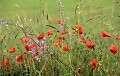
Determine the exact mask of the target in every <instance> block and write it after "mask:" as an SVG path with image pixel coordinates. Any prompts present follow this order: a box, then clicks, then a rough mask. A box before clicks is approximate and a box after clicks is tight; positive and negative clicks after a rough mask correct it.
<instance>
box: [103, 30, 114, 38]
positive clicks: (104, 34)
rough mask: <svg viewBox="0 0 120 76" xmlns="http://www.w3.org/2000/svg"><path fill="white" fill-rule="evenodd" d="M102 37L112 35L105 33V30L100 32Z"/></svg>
mask: <svg viewBox="0 0 120 76" xmlns="http://www.w3.org/2000/svg"><path fill="white" fill-rule="evenodd" d="M101 35H102V37H108V38H111V37H112V35H110V34H109V33H107V32H106V31H102V33H101Z"/></svg>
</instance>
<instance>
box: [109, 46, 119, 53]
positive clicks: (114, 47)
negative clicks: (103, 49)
mask: <svg viewBox="0 0 120 76" xmlns="http://www.w3.org/2000/svg"><path fill="white" fill-rule="evenodd" d="M110 51H111V52H112V53H113V54H117V52H118V48H117V46H116V45H112V46H111V47H110Z"/></svg>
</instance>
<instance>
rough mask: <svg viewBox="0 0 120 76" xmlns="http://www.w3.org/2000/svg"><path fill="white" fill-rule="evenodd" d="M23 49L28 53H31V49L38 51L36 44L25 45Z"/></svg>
mask: <svg viewBox="0 0 120 76" xmlns="http://www.w3.org/2000/svg"><path fill="white" fill-rule="evenodd" d="M25 49H26V51H28V52H29V51H31V50H32V49H34V50H38V46H37V45H36V44H26V45H25Z"/></svg>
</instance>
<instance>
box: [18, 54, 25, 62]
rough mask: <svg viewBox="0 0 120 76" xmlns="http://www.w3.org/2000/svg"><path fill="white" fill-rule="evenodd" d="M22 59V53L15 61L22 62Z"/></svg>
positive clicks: (23, 58)
mask: <svg viewBox="0 0 120 76" xmlns="http://www.w3.org/2000/svg"><path fill="white" fill-rule="evenodd" d="M24 60H25V57H24V55H22V54H21V55H20V56H18V57H17V58H16V62H18V63H22V62H23V61H24Z"/></svg>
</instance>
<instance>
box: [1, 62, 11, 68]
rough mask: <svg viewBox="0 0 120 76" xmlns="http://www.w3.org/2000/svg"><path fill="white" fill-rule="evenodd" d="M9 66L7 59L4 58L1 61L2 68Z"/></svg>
mask: <svg viewBox="0 0 120 76" xmlns="http://www.w3.org/2000/svg"><path fill="white" fill-rule="evenodd" d="M9 67H10V62H9V60H4V61H3V62H2V68H3V69H5V68H9Z"/></svg>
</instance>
